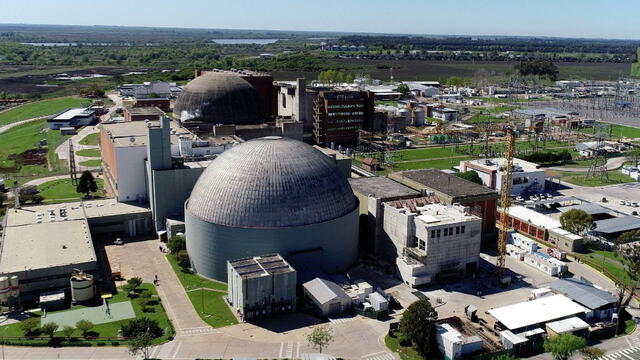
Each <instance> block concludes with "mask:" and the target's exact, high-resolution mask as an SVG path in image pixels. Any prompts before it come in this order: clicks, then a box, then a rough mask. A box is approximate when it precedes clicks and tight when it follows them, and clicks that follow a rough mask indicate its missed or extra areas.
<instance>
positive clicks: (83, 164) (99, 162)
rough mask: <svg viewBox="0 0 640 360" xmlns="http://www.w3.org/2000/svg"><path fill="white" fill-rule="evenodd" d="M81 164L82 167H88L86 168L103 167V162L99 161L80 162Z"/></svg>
mask: <svg viewBox="0 0 640 360" xmlns="http://www.w3.org/2000/svg"><path fill="white" fill-rule="evenodd" d="M79 164H80V166H86V167H98V166H100V165H102V160H99V159H94V160H85V161H80V162H79Z"/></svg>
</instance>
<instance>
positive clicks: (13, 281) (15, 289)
mask: <svg viewBox="0 0 640 360" xmlns="http://www.w3.org/2000/svg"><path fill="white" fill-rule="evenodd" d="M9 286H10V294H11V296H13V297H18V296H20V282H19V281H18V275H13V276H11V278H10V279H9Z"/></svg>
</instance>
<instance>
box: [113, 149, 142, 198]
mask: <svg viewBox="0 0 640 360" xmlns="http://www.w3.org/2000/svg"><path fill="white" fill-rule="evenodd" d="M115 152H116V166H117V170H116V171H117V174H118V177H117V189H116V191H117V199H118V201H135V200H136V199H137V198H138V197H141V198H143V199H146V198H147V189H146V185H145V182H146V181H145V179H146V176H145V161H144V159H145V158H146V156H147V147H146V146H125V147H116V148H115Z"/></svg>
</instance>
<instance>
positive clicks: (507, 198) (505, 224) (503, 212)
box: [496, 127, 516, 285]
mask: <svg viewBox="0 0 640 360" xmlns="http://www.w3.org/2000/svg"><path fill="white" fill-rule="evenodd" d="M505 131H506V133H507V134H506V135H507V143H506V146H507V149H506V151H505V155H504V158H505V161H504V171H503V173H502V188H501V189H500V191H501V194H500V222H499V223H498V224H499V227H498V229H499V233H498V259H497V264H496V265H497V266H498V281H499V282H500V283H501V284H502V285H507V284H508V283H509V282H510V279H509V278H507V277H505V268H504V261H505V257H506V255H507V233H508V231H509V216H508V213H509V206H510V205H511V182H512V179H511V178H512V176H511V175H512V170H513V156H514V153H515V147H516V141H515V137H514V135H513V128H512V127H506V128H505Z"/></svg>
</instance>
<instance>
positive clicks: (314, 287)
mask: <svg viewBox="0 0 640 360" xmlns="http://www.w3.org/2000/svg"><path fill="white" fill-rule="evenodd" d="M302 287H303V289H304V295H305V296H306V297H307V298H309V299H310V300H311V301H312V302H313V304H314V305H315V307H316V308H317V310H318V312H319V313H320V314H321V315H322V316H329V315H336V314H340V313H343V312H345V311H347V310H348V309H349V308H350V307H351V298H350V297H349V295H347V293H345V292H344V290H342V288H341V287H340V286H339V285H338V284H336V283H334V282H332V281H329V280H324V279H321V278H315V279H313V280H311V281H307V282H306V283H304V284H302Z"/></svg>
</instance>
